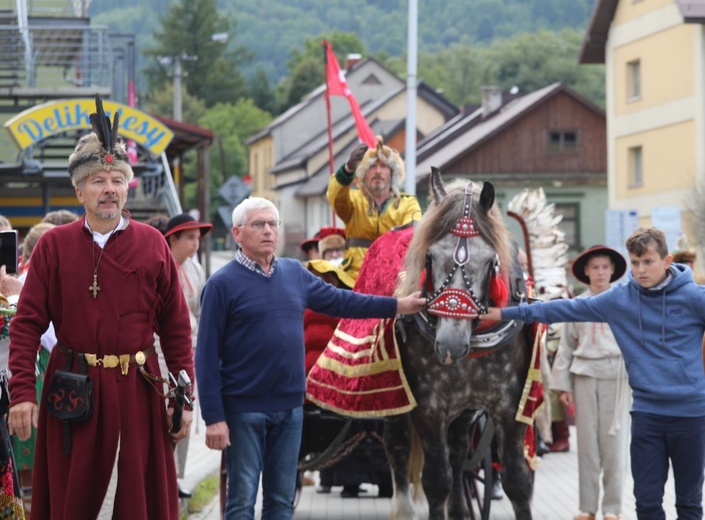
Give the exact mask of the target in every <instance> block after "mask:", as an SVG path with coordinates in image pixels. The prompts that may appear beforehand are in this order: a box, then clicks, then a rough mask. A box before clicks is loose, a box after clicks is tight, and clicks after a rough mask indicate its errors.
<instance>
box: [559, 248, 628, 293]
mask: <svg viewBox="0 0 705 520" xmlns="http://www.w3.org/2000/svg"><path fill="white" fill-rule="evenodd" d="M593 256H608V257H610V259H611V260H612V263H613V264H614V273H612V277H611V278H610V283H612V282H614V281H615V280H619V279H620V278H621V277H622V276H624V273H626V272H627V261H626V260H625V259H624V257H623V256H622V254H621V253H620V252H619V251H616V250H614V249H612V248H611V247H607V246H592V247H591V248H589V249H586V250H585V251H583V252H582V253H580V255H579V256H578V257H577V258H576V259H575V260H573V265H572V266H571V268H570V269H571V271H572V272H573V276H575V278H577V279H578V280H580V281H581V282H583V283H584V284H585V285H590V278H588V277H587V276H585V266H586V265H587V263H588V260H590V258H592V257H593Z"/></svg>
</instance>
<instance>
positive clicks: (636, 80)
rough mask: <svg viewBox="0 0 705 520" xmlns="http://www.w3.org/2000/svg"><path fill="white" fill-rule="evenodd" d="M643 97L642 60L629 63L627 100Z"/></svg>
mask: <svg viewBox="0 0 705 520" xmlns="http://www.w3.org/2000/svg"><path fill="white" fill-rule="evenodd" d="M639 99H641V61H640V60H634V61H630V62H628V63H627V101H636V100H639Z"/></svg>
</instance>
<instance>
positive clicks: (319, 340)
mask: <svg viewBox="0 0 705 520" xmlns="http://www.w3.org/2000/svg"><path fill="white" fill-rule="evenodd" d="M339 321H340V318H334V317H332V316H326V315H325V314H319V313H317V312H313V311H312V310H311V309H306V311H305V312H304V344H305V345H306V360H305V363H306V373H307V374H308V372H309V370H311V368H312V367H313V365H315V364H316V361H317V360H318V356H320V355H321V353H322V352H323V350H324V349H325V348H326V345H327V344H328V341H330V338H332V337H333V332H335V328H336V327H337V326H338V322H339Z"/></svg>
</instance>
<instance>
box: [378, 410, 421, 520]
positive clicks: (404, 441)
mask: <svg viewBox="0 0 705 520" xmlns="http://www.w3.org/2000/svg"><path fill="white" fill-rule="evenodd" d="M384 451H385V452H386V454H387V461H388V462H389V467H390V470H391V473H392V483H393V485H394V494H393V495H392V507H391V514H390V519H391V520H395V519H399V520H407V519H415V518H417V516H416V513H415V509H414V504H413V502H412V500H411V492H410V486H409V456H410V453H411V430H410V424H409V415H408V414H403V415H396V416H392V417H386V418H385V419H384Z"/></svg>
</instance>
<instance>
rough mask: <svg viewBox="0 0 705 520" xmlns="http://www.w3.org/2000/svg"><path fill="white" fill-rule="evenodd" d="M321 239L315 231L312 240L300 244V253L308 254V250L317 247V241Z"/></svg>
mask: <svg viewBox="0 0 705 520" xmlns="http://www.w3.org/2000/svg"><path fill="white" fill-rule="evenodd" d="M320 238H321V232H320V231H316V234H315V235H313V238H309V239H307V240H304V241H303V242H301V246H300V247H301V251H303V252H304V253H308V250H309V249H311V248H312V247H318V240H319V239H320Z"/></svg>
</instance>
